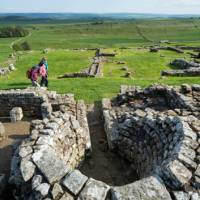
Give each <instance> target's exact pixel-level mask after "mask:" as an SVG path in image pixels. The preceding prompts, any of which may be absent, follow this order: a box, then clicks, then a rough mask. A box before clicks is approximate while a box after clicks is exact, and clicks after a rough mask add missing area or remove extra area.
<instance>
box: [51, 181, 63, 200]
mask: <svg viewBox="0 0 200 200" xmlns="http://www.w3.org/2000/svg"><path fill="white" fill-rule="evenodd" d="M63 193H64V192H63V189H62V187H61V186H60V184H58V183H55V184H54V186H53V189H52V191H51V194H52V197H53V199H60V197H61V196H62V195H63Z"/></svg>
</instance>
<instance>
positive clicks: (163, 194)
mask: <svg viewBox="0 0 200 200" xmlns="http://www.w3.org/2000/svg"><path fill="white" fill-rule="evenodd" d="M125 199H127V200H129V199H137V200H170V199H171V197H170V194H169V193H168V191H167V189H166V188H165V186H164V184H163V183H162V182H161V181H160V180H159V179H158V178H156V177H152V176H151V177H148V178H145V179H142V180H140V181H136V182H134V183H132V184H129V185H124V186H121V187H113V188H112V189H111V200H125Z"/></svg>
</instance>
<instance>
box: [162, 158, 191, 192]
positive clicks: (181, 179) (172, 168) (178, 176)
mask: <svg viewBox="0 0 200 200" xmlns="http://www.w3.org/2000/svg"><path fill="white" fill-rule="evenodd" d="M163 172H164V174H165V175H166V177H167V178H168V179H170V182H171V185H169V184H168V186H170V187H172V186H173V187H174V188H176V189H178V188H181V187H182V186H184V185H185V184H187V183H188V182H189V180H190V179H191V177H192V173H191V172H190V171H189V170H188V169H187V168H186V167H185V166H184V165H183V164H182V163H180V162H179V161H177V160H174V161H172V162H170V163H169V164H168V165H167V166H166V167H164V169H163Z"/></svg>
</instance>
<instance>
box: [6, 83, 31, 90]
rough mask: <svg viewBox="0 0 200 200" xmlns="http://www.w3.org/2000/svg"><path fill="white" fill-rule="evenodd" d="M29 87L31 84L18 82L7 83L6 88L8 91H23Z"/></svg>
mask: <svg viewBox="0 0 200 200" xmlns="http://www.w3.org/2000/svg"><path fill="white" fill-rule="evenodd" d="M29 86H31V82H30V83H27V82H19V83H9V84H8V87H9V89H10V88H12V89H19V88H20V89H24V88H27V87H29Z"/></svg>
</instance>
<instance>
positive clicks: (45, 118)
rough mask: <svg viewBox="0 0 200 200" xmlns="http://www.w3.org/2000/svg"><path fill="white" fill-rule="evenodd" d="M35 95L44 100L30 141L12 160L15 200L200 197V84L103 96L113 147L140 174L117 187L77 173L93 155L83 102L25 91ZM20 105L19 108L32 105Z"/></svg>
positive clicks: (124, 90)
mask: <svg viewBox="0 0 200 200" xmlns="http://www.w3.org/2000/svg"><path fill="white" fill-rule="evenodd" d="M30 91H31V95H33V96H34V97H37V99H39V100H37V101H35V100H34V103H35V108H34V106H33V107H32V111H33V112H32V113H35V114H37V115H38V118H40V119H38V120H33V121H32V123H31V130H30V132H31V134H30V137H29V138H27V139H25V140H24V141H23V142H22V144H21V145H20V146H19V147H18V148H17V150H16V151H15V153H14V156H13V159H12V163H11V176H10V179H9V183H10V184H12V185H13V188H14V189H13V192H14V196H15V198H16V199H22V200H40V199H45V200H50V199H52V200H73V199H77V200H123V199H124V200H129V199H137V200H170V199H176V200H180V199H181V200H190V199H192V200H193V199H199V197H200V196H199V184H200V182H199V178H200V163H199V160H200V158H199V154H200V148H199V142H200V141H199V133H200V120H199V119H200V108H199V102H200V85H193V86H192V87H191V86H188V85H182V86H181V87H169V86H162V85H155V86H152V87H149V88H145V89H141V88H138V87H132V86H122V87H121V92H120V94H119V95H118V96H117V97H116V98H114V99H113V100H109V99H103V101H102V111H103V117H104V122H105V124H104V125H105V131H106V134H107V140H108V145H109V148H110V150H112V151H115V152H118V153H119V154H120V155H121V156H123V157H124V158H126V159H127V160H129V161H130V162H131V163H132V166H134V168H135V170H137V172H138V175H139V176H140V180H138V181H135V182H133V183H131V184H128V185H123V186H117V187H115V186H110V185H107V184H106V183H104V182H101V181H98V180H95V179H93V178H91V177H87V176H86V175H84V174H82V173H81V172H80V171H79V170H78V167H79V166H80V165H81V163H82V162H84V159H85V156H87V155H90V153H91V150H92V149H91V142H90V135H89V128H88V121H87V117H86V114H87V113H86V107H85V104H84V102H83V101H75V100H74V98H73V95H69V94H68V95H58V94H56V93H55V92H48V91H39V90H37V91H35V90H34V91H32V89H27V90H25V91H23V92H22V91H20V93H21V92H22V93H23V94H25V93H26V92H28V94H29V95H30ZM12 95H13V93H12ZM4 99H5V96H4ZM19 99H20V98H19ZM0 101H1V98H0ZM19 101H20V100H19ZM19 101H17V102H18V103H15V107H22V105H26V103H23V104H22V105H21V103H20V102H19ZM24 102H27V101H24ZM36 102H38V103H37V104H36ZM22 109H23V112H24V114H25V115H26V114H27V115H28V114H30V113H29V112H28V110H27V109H26V106H25V107H24V108H23V107H22Z"/></svg>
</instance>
